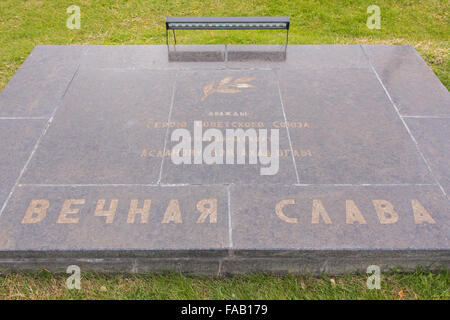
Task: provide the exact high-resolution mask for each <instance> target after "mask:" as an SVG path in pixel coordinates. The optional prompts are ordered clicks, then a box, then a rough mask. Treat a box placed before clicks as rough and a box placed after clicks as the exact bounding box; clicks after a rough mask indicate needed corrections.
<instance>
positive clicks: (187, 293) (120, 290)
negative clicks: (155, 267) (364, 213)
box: [0, 269, 450, 300]
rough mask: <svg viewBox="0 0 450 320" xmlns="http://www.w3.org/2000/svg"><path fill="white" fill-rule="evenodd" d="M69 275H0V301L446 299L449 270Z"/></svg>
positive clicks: (449, 282)
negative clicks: (72, 283) (374, 276)
mask: <svg viewBox="0 0 450 320" xmlns="http://www.w3.org/2000/svg"><path fill="white" fill-rule="evenodd" d="M67 276H68V275H65V274H56V275H55V274H52V273H49V272H46V271H42V272H40V273H34V274H29V273H28V274H21V273H14V274H8V275H3V276H0V299H445V300H448V299H450V276H449V273H448V271H440V272H436V273H432V272H428V271H424V270H421V269H417V270H416V271H415V272H413V273H402V272H399V271H398V272H395V273H390V274H387V275H382V276H381V289H380V290H376V289H374V290H369V289H367V286H366V281H367V275H344V276H333V277H328V276H325V275H324V276H322V277H313V276H295V275H285V276H275V275H264V274H252V275H246V276H240V277H227V278H206V277H186V276H183V275H180V274H166V275H124V274H115V275H110V274H94V273H90V274H86V275H82V279H81V289H80V290H76V289H74V290H69V289H67V288H66V285H65V281H66V278H67Z"/></svg>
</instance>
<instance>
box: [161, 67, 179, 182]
mask: <svg viewBox="0 0 450 320" xmlns="http://www.w3.org/2000/svg"><path fill="white" fill-rule="evenodd" d="M177 79H178V73H175V79H174V81H173V86H172V97H171V99H170V108H169V118H168V119H167V129H166V134H165V136H164V148H163V154H166V145H167V139H168V137H169V132H170V130H169V129H170V120H171V119H172V110H173V105H174V103H175V90H176V87H177ZM164 158H165V157H162V159H161V166H160V168H159V177H158V181H157V184H161V179H162V171H163V167H164Z"/></svg>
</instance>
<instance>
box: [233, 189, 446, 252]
mask: <svg viewBox="0 0 450 320" xmlns="http://www.w3.org/2000/svg"><path fill="white" fill-rule="evenodd" d="M231 212H232V215H231V221H232V230H233V248H234V249H235V250H236V253H235V254H236V255H240V253H239V252H240V250H243V252H244V253H245V254H244V256H248V255H250V256H252V257H268V254H269V253H268V252H266V251H264V250H270V249H279V250H278V251H275V252H274V253H272V254H273V255H274V256H277V255H278V256H280V255H282V256H283V257H287V256H294V257H295V255H296V254H297V251H296V250H325V249H329V250H342V249H347V250H374V249H383V248H385V249H387V248H389V249H390V250H394V249H410V250H427V249H448V246H449V239H448V236H449V232H450V229H449V227H450V224H449V220H448V212H449V204H448V201H447V199H446V198H445V197H444V196H443V195H442V193H441V191H440V189H439V188H438V187H436V186H360V187H358V186H286V187H280V186H269V185H264V186H251V187H249V186H244V185H240V186H239V185H236V186H232V188H231ZM255 250H256V251H255ZM283 251H286V252H284V253H283Z"/></svg>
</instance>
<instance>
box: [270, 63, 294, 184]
mask: <svg viewBox="0 0 450 320" xmlns="http://www.w3.org/2000/svg"><path fill="white" fill-rule="evenodd" d="M275 76H276V77H277V86H278V95H279V97H280V104H281V110H282V111H283V118H284V122H285V123H286V124H287V123H288V121H287V117H286V112H285V111H284V104H283V96H282V95H281V86H280V79H279V77H278V72H276V71H275ZM288 127H289V126H287V125H286V132H287V136H288V141H289V147H290V148H291V156H292V162H293V163H294V170H295V176H296V178H297V183H300V178H299V175H298V170H297V163H296V162H295V157H294V148H293V147H292V141H291V135H290V134H289V128H288Z"/></svg>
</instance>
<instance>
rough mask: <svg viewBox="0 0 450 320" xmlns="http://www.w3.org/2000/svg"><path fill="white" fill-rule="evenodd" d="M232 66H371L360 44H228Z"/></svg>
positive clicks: (291, 67)
mask: <svg viewBox="0 0 450 320" xmlns="http://www.w3.org/2000/svg"><path fill="white" fill-rule="evenodd" d="M226 49H227V67H229V68H232V69H235V68H236V69H253V68H255V67H256V68H273V69H286V70H292V69H301V70H305V69H307V70H317V69H320V70H322V69H348V68H370V64H369V63H368V60H367V58H366V57H365V55H364V52H363V50H362V49H361V46H360V45H320V46H318V45H302V46H287V48H286V46H284V45H227V46H226Z"/></svg>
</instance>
